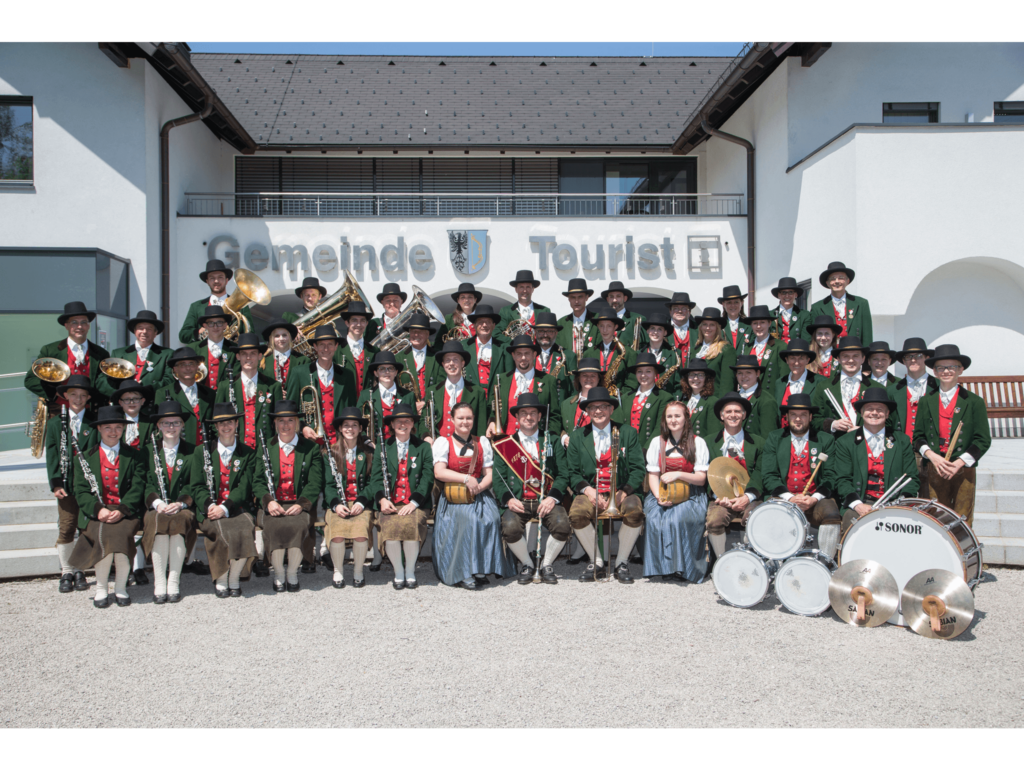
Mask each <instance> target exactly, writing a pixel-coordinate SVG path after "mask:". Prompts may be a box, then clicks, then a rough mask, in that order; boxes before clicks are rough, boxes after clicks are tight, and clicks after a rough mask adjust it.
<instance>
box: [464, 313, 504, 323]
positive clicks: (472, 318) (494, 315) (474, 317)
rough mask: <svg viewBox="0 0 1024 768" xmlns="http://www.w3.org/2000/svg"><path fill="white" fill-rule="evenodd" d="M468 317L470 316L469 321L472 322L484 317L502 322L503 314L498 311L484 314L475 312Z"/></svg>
mask: <svg viewBox="0 0 1024 768" xmlns="http://www.w3.org/2000/svg"><path fill="white" fill-rule="evenodd" d="M468 317H469V322H471V323H475V322H476V321H477V320H479V319H480V318H482V317H484V318H490V319H491V320H493V321H494V322H496V323H498V322H501V315H499V314H498V313H497V312H484V313H483V314H479V315H478V314H476V313H475V312H474V313H473V314H472V315H468Z"/></svg>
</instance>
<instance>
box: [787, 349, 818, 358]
mask: <svg viewBox="0 0 1024 768" xmlns="http://www.w3.org/2000/svg"><path fill="white" fill-rule="evenodd" d="M792 355H803V356H804V357H806V358H808V359H809V360H814V353H813V352H811V351H810V350H809V349H784V350H782V351H781V352H779V357H781V358H782V359H783V360H786V359H787V358H789V357H790V356H792Z"/></svg>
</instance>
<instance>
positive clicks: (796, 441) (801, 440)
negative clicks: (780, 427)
mask: <svg viewBox="0 0 1024 768" xmlns="http://www.w3.org/2000/svg"><path fill="white" fill-rule="evenodd" d="M809 434H810V430H808V431H807V432H804V433H803V434H802V435H794V434H792V433H790V438H791V440H792V442H793V453H795V454H796V455H797V456H803V454H804V451H806V450H807V436H808V435H809Z"/></svg>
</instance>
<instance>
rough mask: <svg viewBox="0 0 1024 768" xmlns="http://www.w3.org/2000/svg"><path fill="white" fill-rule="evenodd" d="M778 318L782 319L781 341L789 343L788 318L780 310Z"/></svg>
mask: <svg viewBox="0 0 1024 768" xmlns="http://www.w3.org/2000/svg"><path fill="white" fill-rule="evenodd" d="M790 317H792V315H790ZM779 320H781V321H782V333H781V336H782V341H783V342H784V343H786V344H789V320H787V319H786V316H785V315H784V314H782V312H779ZM758 359H760V358H758Z"/></svg>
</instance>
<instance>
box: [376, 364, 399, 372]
mask: <svg viewBox="0 0 1024 768" xmlns="http://www.w3.org/2000/svg"><path fill="white" fill-rule="evenodd" d="M397 370H398V369H397V368H395V367H394V366H393V365H378V366H377V373H395V371H397Z"/></svg>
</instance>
